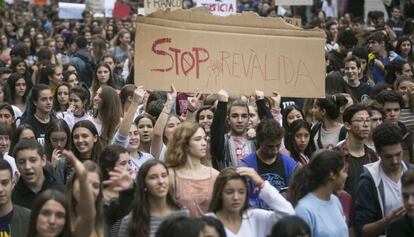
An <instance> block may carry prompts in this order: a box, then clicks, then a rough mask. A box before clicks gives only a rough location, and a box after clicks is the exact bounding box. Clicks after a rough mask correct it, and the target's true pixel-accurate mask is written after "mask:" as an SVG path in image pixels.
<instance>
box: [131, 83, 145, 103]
mask: <svg viewBox="0 0 414 237" xmlns="http://www.w3.org/2000/svg"><path fill="white" fill-rule="evenodd" d="M145 93H146V91H145V90H144V87H143V86H138V87H137V89H135V91H134V96H133V97H132V100H133V101H135V102H136V103H138V104H140V103H142V101H143V100H144V97H145Z"/></svg>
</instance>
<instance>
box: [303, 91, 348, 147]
mask: <svg viewBox="0 0 414 237" xmlns="http://www.w3.org/2000/svg"><path fill="white" fill-rule="evenodd" d="M347 102H348V100H347V99H346V98H345V96H343V95H340V94H336V95H326V98H320V99H317V100H316V101H315V104H314V105H313V108H312V113H313V114H314V115H315V118H316V120H318V121H319V122H318V123H316V124H315V125H314V126H313V127H312V134H311V137H312V139H311V141H313V142H314V143H315V147H316V149H317V150H319V149H332V148H334V147H335V146H336V145H337V144H338V142H340V141H342V140H344V139H345V138H346V128H345V127H344V126H343V124H341V123H339V122H338V121H337V119H338V118H339V116H340V108H341V107H342V106H343V105H346V104H347Z"/></svg>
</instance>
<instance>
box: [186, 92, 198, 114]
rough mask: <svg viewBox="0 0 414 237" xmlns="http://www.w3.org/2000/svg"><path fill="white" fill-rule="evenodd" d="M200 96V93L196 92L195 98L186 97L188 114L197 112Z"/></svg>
mask: <svg viewBox="0 0 414 237" xmlns="http://www.w3.org/2000/svg"><path fill="white" fill-rule="evenodd" d="M201 95H202V94H201V93H199V92H197V93H196V94H195V96H191V97H187V109H188V110H189V111H190V112H195V111H197V110H198V106H199V101H200V98H201Z"/></svg>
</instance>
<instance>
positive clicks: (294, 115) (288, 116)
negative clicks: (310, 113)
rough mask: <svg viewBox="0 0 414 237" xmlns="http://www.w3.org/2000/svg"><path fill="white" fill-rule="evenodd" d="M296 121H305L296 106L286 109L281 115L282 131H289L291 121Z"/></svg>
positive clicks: (300, 110)
mask: <svg viewBox="0 0 414 237" xmlns="http://www.w3.org/2000/svg"><path fill="white" fill-rule="evenodd" d="M298 119H305V115H304V114H303V112H302V109H301V108H300V107H299V106H297V105H291V106H288V107H286V108H285V109H284V110H283V113H282V125H283V128H284V129H286V130H287V129H289V126H290V125H291V124H292V123H293V121H295V120H298Z"/></svg>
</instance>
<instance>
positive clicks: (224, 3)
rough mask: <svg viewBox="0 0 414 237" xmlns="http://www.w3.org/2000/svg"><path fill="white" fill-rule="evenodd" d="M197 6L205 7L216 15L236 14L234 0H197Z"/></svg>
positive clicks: (235, 2)
mask: <svg viewBox="0 0 414 237" xmlns="http://www.w3.org/2000/svg"><path fill="white" fill-rule="evenodd" d="M197 7H207V9H208V10H209V11H210V12H211V13H213V14H214V15H217V16H228V15H232V14H236V12H237V1H236V0H197Z"/></svg>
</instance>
